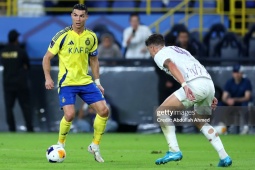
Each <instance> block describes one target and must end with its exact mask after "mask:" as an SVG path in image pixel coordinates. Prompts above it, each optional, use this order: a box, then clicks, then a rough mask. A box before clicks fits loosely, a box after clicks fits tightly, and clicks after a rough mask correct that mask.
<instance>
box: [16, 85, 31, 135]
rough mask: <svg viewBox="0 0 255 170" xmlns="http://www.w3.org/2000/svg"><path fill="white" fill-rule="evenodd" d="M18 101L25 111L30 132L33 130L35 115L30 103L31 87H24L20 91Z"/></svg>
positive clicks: (24, 114)
mask: <svg viewBox="0 0 255 170" xmlns="http://www.w3.org/2000/svg"><path fill="white" fill-rule="evenodd" d="M18 101H19V104H20V107H21V110H22V113H23V117H24V119H25V122H26V127H27V131H28V132H33V131H34V129H33V116H32V110H31V108H30V107H31V104H30V96H29V89H28V88H24V89H20V90H19V91H18Z"/></svg>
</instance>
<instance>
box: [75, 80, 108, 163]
mask: <svg viewBox="0 0 255 170" xmlns="http://www.w3.org/2000/svg"><path fill="white" fill-rule="evenodd" d="M81 91H82V92H81V93H79V96H80V97H81V98H82V99H83V101H84V102H86V103H87V104H88V105H90V107H92V108H93V109H94V110H95V111H96V113H97V114H96V118H95V120H94V125H93V127H94V136H93V140H92V142H91V144H90V145H89V146H88V151H89V152H90V153H92V154H93V155H94V157H95V160H96V161H98V162H104V160H103V158H102V156H101V154H100V151H99V144H100V142H101V139H102V135H103V134H104V131H105V127H106V123H107V120H108V115H109V109H108V107H107V105H106V102H105V99H104V96H103V95H102V93H101V92H100V90H99V89H98V88H97V87H96V85H95V84H94V83H91V84H89V85H86V86H84V87H83V89H82V90H81Z"/></svg>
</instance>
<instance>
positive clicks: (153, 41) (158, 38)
mask: <svg viewBox="0 0 255 170" xmlns="http://www.w3.org/2000/svg"><path fill="white" fill-rule="evenodd" d="M145 45H146V46H150V45H162V46H164V45H165V40H164V37H163V35H161V34H152V35H150V36H149V37H148V38H147V40H146V41H145Z"/></svg>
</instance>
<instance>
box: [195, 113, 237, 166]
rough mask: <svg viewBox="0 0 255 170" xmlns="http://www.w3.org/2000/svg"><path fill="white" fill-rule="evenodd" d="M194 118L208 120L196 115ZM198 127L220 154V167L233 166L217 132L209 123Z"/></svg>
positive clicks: (200, 124)
mask: <svg viewBox="0 0 255 170" xmlns="http://www.w3.org/2000/svg"><path fill="white" fill-rule="evenodd" d="M194 117H195V118H200V119H206V117H205V116H199V115H196V116H194ZM196 126H197V127H198V128H199V129H200V131H201V132H202V133H203V134H204V135H205V137H206V138H207V139H208V141H209V142H210V143H211V145H212V146H213V147H214V149H215V150H216V151H217V152H218V155H219V157H220V162H219V164H218V166H220V167H227V166H230V165H231V164H232V160H231V158H230V157H229V156H228V154H227V152H226V151H225V149H224V146H223V144H222V141H221V139H220V137H219V135H218V133H217V132H216V130H215V129H214V128H213V127H212V126H211V125H210V124H209V123H196Z"/></svg>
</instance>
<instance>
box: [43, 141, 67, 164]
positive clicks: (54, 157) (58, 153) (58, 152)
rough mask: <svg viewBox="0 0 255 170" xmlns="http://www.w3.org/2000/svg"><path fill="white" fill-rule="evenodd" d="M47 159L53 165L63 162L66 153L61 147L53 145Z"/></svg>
mask: <svg viewBox="0 0 255 170" xmlns="http://www.w3.org/2000/svg"><path fill="white" fill-rule="evenodd" d="M46 158H47V160H48V161H49V162H51V163H57V162H63V161H64V160H65V158H66V151H65V149H64V148H63V147H61V146H59V145H52V146H50V147H49V148H48V149H47V151H46Z"/></svg>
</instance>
